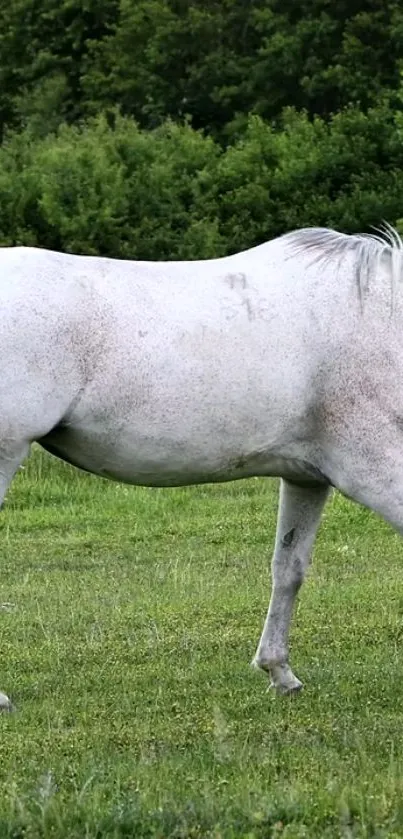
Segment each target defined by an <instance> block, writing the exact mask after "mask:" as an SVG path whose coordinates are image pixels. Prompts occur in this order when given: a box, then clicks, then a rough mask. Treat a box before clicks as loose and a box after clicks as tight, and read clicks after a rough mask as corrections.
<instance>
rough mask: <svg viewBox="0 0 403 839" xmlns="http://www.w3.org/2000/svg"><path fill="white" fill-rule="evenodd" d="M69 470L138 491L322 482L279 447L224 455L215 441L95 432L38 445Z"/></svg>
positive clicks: (65, 431) (64, 431) (302, 458)
mask: <svg viewBox="0 0 403 839" xmlns="http://www.w3.org/2000/svg"><path fill="white" fill-rule="evenodd" d="M39 442H40V443H41V445H42V446H43V447H44V448H45V449H46V450H47V451H49V452H51V453H52V454H54V455H56V456H57V457H60V458H61V459H62V460H65V461H66V462H68V463H71V464H72V465H73V466H77V467H79V468H81V469H84V470H85V471H88V472H92V473H93V474H95V475H99V476H101V477H104V478H109V479H111V480H115V481H120V482H123V483H129V484H136V485H142V486H155V487H157V486H166V487H168V486H186V485H190V484H197V483H207V482H218V481H231V480H237V479H240V478H249V477H252V476H256V477H258V476H273V477H275V476H282V477H285V478H289V479H290V480H293V479H294V480H306V481H308V482H310V481H311V480H315V481H316V480H318V479H319V480H320V478H321V476H320V473H319V472H318V471H317V470H316V469H315V467H314V465H313V464H311V462H310V459H309V453H308V457H307V452H306V451H304V449H303V448H302V447H301V451H300V452H299V451H295V450H294V449H290V451H289V452H287V451H286V450H283V449H282V447H281V445H280V446H279V445H276V446H273V447H271V446H270V445H268V446H266V447H261V448H259V449H258V450H256V448H253V447H250V448H249V449H248V448H245V446H242V445H241V443H240V442H239V443H238V444H237V442H236V441H234V442H233V444H232V445H231V447H228V446H227V447H225V448H224V449H223V448H222V446H220V445H219V444H215V443H214V441H213V440H206V439H204V440H201V439H200V440H197V439H192V440H190V439H182V440H180V441H177V440H172V439H169V440H167V439H164V438H163V436H156V437H155V438H152V437H149V436H147V437H146V436H142V435H135V434H134V435H133V434H130V433H121V434H120V435H119V436H115V435H108V434H107V433H106V432H102V433H101V432H99V431H98V432H96V431H94V429H92V430H91V431H89V430H88V429H86V430H84V429H77V428H75V429H73V428H63V427H59V428H56V429H54V430H53V431H52V432H51V433H50V434H48V435H47V436H46V437H45V438H43V439H42V440H40V441H39Z"/></svg>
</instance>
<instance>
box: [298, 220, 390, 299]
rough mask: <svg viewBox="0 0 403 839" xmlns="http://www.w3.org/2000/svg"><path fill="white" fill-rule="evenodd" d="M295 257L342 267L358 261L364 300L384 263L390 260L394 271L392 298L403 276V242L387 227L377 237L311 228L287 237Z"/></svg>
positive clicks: (382, 228)
mask: <svg viewBox="0 0 403 839" xmlns="http://www.w3.org/2000/svg"><path fill="white" fill-rule="evenodd" d="M283 238H284V239H285V240H286V241H287V242H288V243H289V245H290V246H291V252H292V253H294V254H308V255H309V254H312V261H313V262H315V263H317V262H321V263H329V262H330V261H333V260H336V261H337V262H338V264H339V265H340V264H341V260H342V259H343V257H344V256H345V255H346V254H348V253H352V254H353V256H354V257H355V276H356V281H357V287H358V293H359V295H360V298H362V296H363V294H364V293H365V292H366V291H367V290H368V287H369V284H370V280H371V277H372V276H374V274H375V273H376V271H377V269H378V267H379V263H380V261H381V260H383V259H384V258H386V260H387V263H386V264H387V265H388V268H389V271H390V280H391V288H392V294H393V293H394V291H395V289H396V287H397V284H398V283H399V282H400V281H401V280H402V274H403V241H402V239H401V237H400V236H399V233H398V232H397V230H396V229H395V228H394V227H392V226H391V225H390V224H384V225H382V227H380V228H379V229H376V232H375V233H371V234H366V233H361V234H354V235H349V234H347V233H338V232H336V231H335V230H329V229H328V228H326V227H307V228H303V229H301V230H295V231H293V232H291V233H286V234H285V235H284V237H283Z"/></svg>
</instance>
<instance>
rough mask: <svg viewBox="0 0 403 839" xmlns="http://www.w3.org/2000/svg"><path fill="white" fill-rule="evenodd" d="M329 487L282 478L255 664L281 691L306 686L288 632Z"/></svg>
mask: <svg viewBox="0 0 403 839" xmlns="http://www.w3.org/2000/svg"><path fill="white" fill-rule="evenodd" d="M328 493H329V487H328V486H322V485H316V486H315V487H302V486H298V485H296V484H292V483H289V482H288V481H284V480H282V482H281V487H280V503H279V511H278V520H277V532H276V543H275V549H274V555H273V561H272V580H273V586H272V593H271V599H270V605H269V611H268V613H267V618H266V621H265V625H264V629H263V633H262V637H261V639H260V641H259V646H258V648H257V651H256V655H255V658H254V661H253V663H254V665H255V666H256V667H261V668H262V669H263V670H266V671H267V672H268V673H270V675H271V679H272V685H273V687H275V688H276V689H277V691H278V692H279V693H291V692H293V691H297V690H299V689H300V688H301V687H302V683H301V682H300V681H299V679H297V678H296V677H295V676H294V674H293V672H292V670H291V668H290V667H289V664H288V634H289V628H290V622H291V617H292V611H293V607H294V602H295V598H296V595H297V592H298V589H299V588H300V586H301V583H302V581H303V579H304V575H305V572H306V569H307V567H308V564H309V560H310V555H311V551H312V546H313V543H314V540H315V536H316V531H317V528H318V525H319V522H320V517H321V514H322V510H323V507H324V504H325V502H326V499H327V496H328Z"/></svg>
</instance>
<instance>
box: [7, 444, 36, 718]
mask: <svg viewBox="0 0 403 839" xmlns="http://www.w3.org/2000/svg"><path fill="white" fill-rule="evenodd" d="M28 453H29V443H23V442H22V443H16V442H15V441H13V442H12V444H10V443H9V442H8V441H7V442H6V441H3V440H2V437H1V433H0V507H1V505H2V503H3V500H4V496H5V494H6V492H7V489H8V487H9V485H10V483H11V481H12V479H13V476H14V474H15V472H16V471H17V469H18V467H19V466H20V465H21V463H22V461H23V460H24V458H25V457H26V456H27V454H28ZM11 710H12V705H11V702H10V700H9V698H8V696H7V695H6V694H5V693H2V692H1V691H0V711H11Z"/></svg>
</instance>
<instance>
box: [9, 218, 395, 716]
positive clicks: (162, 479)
mask: <svg viewBox="0 0 403 839" xmlns="http://www.w3.org/2000/svg"><path fill="white" fill-rule="evenodd" d="M402 263H403V246H402V243H401V240H400V238H399V237H398V235H397V233H396V232H395V231H393V229H392V228H389V233H388V236H387V237H386V239H385V238H381V237H378V236H372V237H364V236H347V235H344V234H340V233H335V232H333V231H330V230H326V229H307V230H300V231H297V232H294V233H290V234H287V235H285V236H282V237H280V238H278V239H276V240H274V241H272V242H268V243H267V244H264V245H261V246H259V247H256V248H252V249H251V250H248V251H245V252H243V253H240V254H236V255H234V256H230V257H225V258H222V259H215V260H206V261H195V262H166V263H164V262H131V261H120V260H114V259H101V258H96V257H85V256H73V255H69V254H60V253H54V252H51V251H47V250H39V249H34V248H24V247H15V248H3V249H1V250H0V269H1V270H0V358H1V377H0V502H1V501H2V499H3V497H4V495H5V492H6V490H7V487H8V486H9V484H10V481H11V480H12V477H13V475H14V473H15V472H16V470H17V469H18V467H19V465H20V464H21V462H22V460H23V459H24V458H25V456H26V455H27V454H28V451H29V447H30V444H31V443H32V441H38V442H39V443H40V444H41V445H42V446H43V447H44V448H45V449H47V450H48V451H50V452H52V454H54V455H57V456H58V457H60V458H62V459H63V460H66V461H68V462H69V463H73V464H74V465H76V466H79V467H81V468H82V469H85V470H88V471H90V472H93V473H95V474H97V475H102V476H103V477H108V478H111V479H115V480H117V481H124V482H127V483H132V484H143V485H146V486H166V487H168V486H180V485H187V484H196V483H201V482H211V481H231V480H235V479H237V478H248V477H251V476H257V475H260V476H263V475H265V476H280V477H281V478H282V483H281V491H280V506H279V514H278V526H277V535H276V542H275V550H274V556H273V565H272V573H273V586H272V592H271V600H270V605H269V611H268V614H267V619H266V622H265V625H264V629H263V633H262V636H261V639H260V642H259V645H258V649H257V652H256V656H255V660H254V663H255V664H256V665H257V666H258V667H261V668H262V669H263V670H265V671H267V672H268V673H269V674H270V676H271V680H272V684H273V685H274V686H275V687H276V688H277V690H278V691H279V692H281V693H289V692H292V691H297V690H298V689H299V688H300V687H301V682H300V681H299V680H298V679H297V678H296V677H295V676H294V674H293V672H292V670H291V669H290V667H289V664H288V633H289V625H290V620H291V614H292V610H293V605H294V601H295V596H296V594H297V592H298V589H299V587H300V585H301V583H302V580H303V577H304V574H305V570H306V568H307V565H308V562H309V557H310V553H311V549H312V546H313V542H314V538H315V534H316V530H317V527H318V524H319V520H320V517H321V513H322V510H323V506H324V504H325V501H326V499H327V497H328V493H329V490H330V487H331V486H334V487H337V488H338V489H339V490H340V491H341V492H343V493H344V494H345V495H347V496H350V497H351V498H353V499H355V500H356V501H358V502H361V503H362V504H365V505H366V506H368V507H370V508H372V509H373V510H375V511H377V512H378V513H380V514H381V515H382V516H384V518H385V519H387V520H388V521H389V522H391V523H392V524H394V525H395V526H396V527H397V528H398V529H399V530H400V531H401V532H403V295H402V293H401V290H400V288H399V283H400V280H401V278H402V276H403V264H402ZM0 704H1V706H2V707H3V708H4V709H6V708H10V702H9V700H8V698H7V696H6V695H5V694H2V695H1V702H0Z"/></svg>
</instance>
